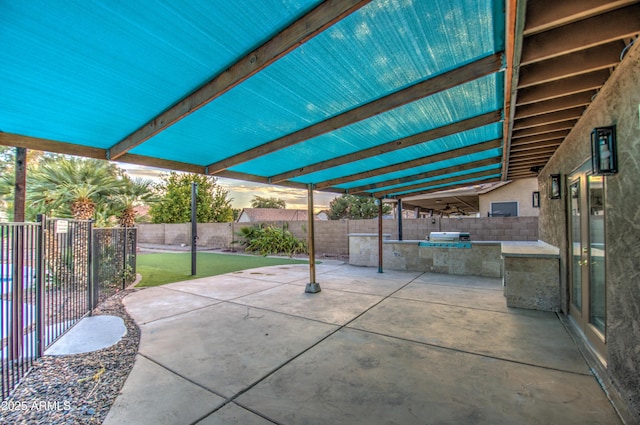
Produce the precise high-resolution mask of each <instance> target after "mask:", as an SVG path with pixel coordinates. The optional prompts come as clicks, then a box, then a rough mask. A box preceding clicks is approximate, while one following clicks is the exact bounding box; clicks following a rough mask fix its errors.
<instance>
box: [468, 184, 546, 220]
mask: <svg viewBox="0 0 640 425" xmlns="http://www.w3.org/2000/svg"><path fill="white" fill-rule="evenodd" d="M533 192H538V179H535V178H532V179H519V180H514V181H512V182H511V183H509V184H506V185H504V186H500V187H499V188H497V189H494V190H492V191H490V192H487V193H484V194H481V195H480V196H479V201H480V217H487V215H488V213H490V212H491V203H492V202H517V203H518V216H519V217H537V216H538V214H540V208H534V207H533V203H532V195H533Z"/></svg>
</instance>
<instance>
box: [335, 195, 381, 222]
mask: <svg viewBox="0 0 640 425" xmlns="http://www.w3.org/2000/svg"><path fill="white" fill-rule="evenodd" d="M390 212H391V206H389V205H387V204H383V205H382V214H389V213H390ZM377 216H378V206H377V205H376V204H375V199H374V198H370V197H364V196H354V195H341V196H338V197H337V198H334V199H333V200H332V201H331V202H330V203H329V219H330V220H340V219H343V218H347V219H351V220H359V219H364V218H375V217H377Z"/></svg>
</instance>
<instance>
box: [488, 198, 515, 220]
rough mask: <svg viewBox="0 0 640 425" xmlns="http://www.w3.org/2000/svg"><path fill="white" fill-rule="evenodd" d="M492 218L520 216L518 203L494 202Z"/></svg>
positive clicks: (492, 204) (490, 214)
mask: <svg viewBox="0 0 640 425" xmlns="http://www.w3.org/2000/svg"><path fill="white" fill-rule="evenodd" d="M489 216H490V217H517V216H518V203H517V202H515V201H514V202H492V203H491V212H490V213H489Z"/></svg>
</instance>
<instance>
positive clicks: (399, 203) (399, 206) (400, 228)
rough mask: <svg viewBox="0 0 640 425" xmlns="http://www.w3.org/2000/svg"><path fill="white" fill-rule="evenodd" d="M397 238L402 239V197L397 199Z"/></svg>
mask: <svg viewBox="0 0 640 425" xmlns="http://www.w3.org/2000/svg"><path fill="white" fill-rule="evenodd" d="M398 240H399V241H401V240H402V199H398Z"/></svg>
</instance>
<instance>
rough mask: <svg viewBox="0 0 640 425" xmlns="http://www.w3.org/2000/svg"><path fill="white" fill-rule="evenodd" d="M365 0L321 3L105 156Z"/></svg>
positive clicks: (240, 79) (214, 93) (116, 152)
mask: <svg viewBox="0 0 640 425" xmlns="http://www.w3.org/2000/svg"><path fill="white" fill-rule="evenodd" d="M369 2H370V0H341V1H325V2H323V3H321V4H320V5H319V6H318V7H316V8H315V9H313V10H312V11H311V12H309V13H307V14H306V15H305V16H303V17H302V18H300V19H299V20H297V21H296V22H294V23H293V24H292V25H290V26H289V27H287V28H286V29H284V30H283V31H282V32H280V33H279V34H278V35H276V36H275V37H273V38H272V39H270V40H269V41H267V42H266V43H265V44H263V45H262V46H260V47H258V48H257V49H256V50H254V51H253V52H251V53H249V54H248V55H246V56H245V57H243V58H242V59H240V60H239V61H238V62H236V63H235V64H234V65H232V66H231V67H230V68H229V69H227V70H226V71H224V72H222V73H221V74H219V75H217V76H216V77H215V78H213V79H212V80H210V81H209V82H207V83H206V84H204V85H203V86H202V87H200V88H199V89H198V90H196V91H195V92H193V93H191V94H189V95H188V96H186V97H185V98H183V99H182V100H180V101H179V102H178V103H176V104H175V105H173V106H172V107H170V108H169V109H167V110H166V111H164V112H162V113H161V114H159V115H158V116H156V117H155V118H153V119H152V120H151V121H149V122H148V123H146V124H145V125H144V126H142V127H140V128H139V129H138V130H136V131H135V132H133V133H132V134H130V135H129V136H127V137H125V138H124V139H123V140H121V141H120V142H118V143H117V144H115V145H114V146H112V147H111V148H110V149H109V153H108V155H109V158H110V159H117V158H119V157H120V156H122V155H124V154H125V153H126V152H127V151H129V150H131V149H133V148H134V147H136V146H138V145H140V144H141V143H143V142H144V141H146V140H148V139H150V138H151V137H153V136H154V135H156V134H158V133H159V132H161V131H163V130H165V129H166V128H168V127H169V126H171V125H173V124H175V123H176V122H178V121H180V120H181V119H183V118H184V117H186V116H187V115H189V114H192V113H193V112H195V111H196V110H198V109H200V108H202V107H203V106H205V105H206V104H207V103H209V102H211V101H212V100H214V99H216V98H217V97H219V96H221V95H222V94H224V93H226V92H227V91H229V90H231V89H232V88H233V87H235V86H237V85H238V84H240V83H242V82H243V81H245V80H247V79H248V78H249V77H251V76H252V75H255V74H256V73H258V72H260V71H261V70H262V69H264V68H266V67H267V66H269V65H270V64H272V63H273V62H275V61H276V60H278V59H279V58H281V57H283V56H284V55H286V54H287V53H289V52H291V51H292V50H294V49H295V48H297V47H298V46H300V45H302V44H304V43H306V42H307V41H309V40H311V39H312V38H313V37H315V36H316V35H318V34H320V33H321V32H323V31H324V30H325V29H327V28H328V27H330V26H331V25H333V24H335V23H336V22H338V21H340V20H342V19H343V18H345V17H346V16H348V15H350V14H351V13H353V12H355V11H356V10H358V9H360V8H361V7H362V6H364V5H365V4H367V3H369Z"/></svg>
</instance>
